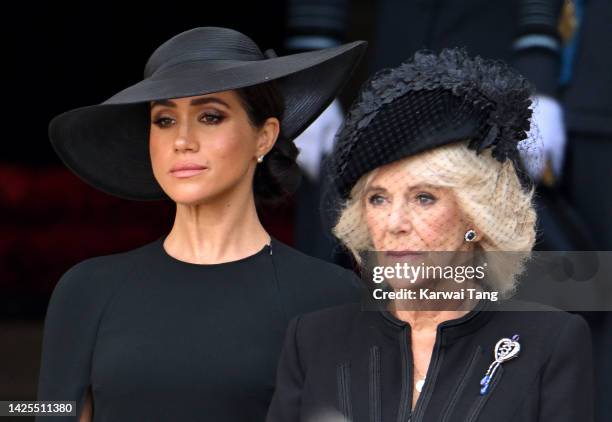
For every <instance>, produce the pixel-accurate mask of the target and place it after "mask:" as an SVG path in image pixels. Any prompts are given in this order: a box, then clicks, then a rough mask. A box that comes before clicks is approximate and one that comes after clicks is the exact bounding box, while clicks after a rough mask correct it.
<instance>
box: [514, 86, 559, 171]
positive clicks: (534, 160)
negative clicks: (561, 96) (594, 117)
mask: <svg viewBox="0 0 612 422" xmlns="http://www.w3.org/2000/svg"><path fill="white" fill-rule="evenodd" d="M532 100H533V103H532V105H531V108H532V110H533V115H532V116H531V129H530V130H529V133H528V137H527V139H525V140H524V141H522V142H521V144H520V145H519V150H520V152H521V157H522V159H523V163H524V165H525V169H526V170H527V172H528V173H529V175H530V176H531V178H532V179H533V180H534V181H536V182H539V181H541V180H542V176H543V175H544V171H545V169H546V165H547V163H550V164H551V167H552V171H553V174H554V176H555V178H557V179H558V178H559V177H560V176H561V170H562V168H563V159H564V153H565V143H566V134H565V124H564V121H563V110H562V109H561V105H560V104H559V103H558V102H557V101H556V100H555V99H553V98H551V97H548V96H545V95H536V96H535V97H533V98H532Z"/></svg>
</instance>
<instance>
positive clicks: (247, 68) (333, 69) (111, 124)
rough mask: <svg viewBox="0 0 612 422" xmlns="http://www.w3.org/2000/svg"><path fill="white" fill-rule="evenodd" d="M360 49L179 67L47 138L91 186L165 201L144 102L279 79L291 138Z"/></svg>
mask: <svg viewBox="0 0 612 422" xmlns="http://www.w3.org/2000/svg"><path fill="white" fill-rule="evenodd" d="M365 47H366V43H365V42H362V41H357V42H353V43H350V44H345V45H342V46H339V47H335V48H330V49H324V50H317V51H312V52H307V53H301V54H294V55H290V56H283V57H276V58H270V59H267V60H255V61H229V60H207V61H191V62H186V63H181V64H177V65H174V66H171V67H169V68H167V69H164V70H163V71H160V72H156V73H155V74H153V75H152V76H150V77H149V78H146V79H144V80H142V81H140V82H138V83H136V84H134V85H132V86H130V87H128V88H126V89H124V90H123V91H120V92H119V93H117V94H115V95H114V96H113V97H111V98H109V99H108V100H106V101H104V102H103V103H102V104H98V105H92V106H86V107H80V108H76V109H73V110H70V111H67V112H65V113H62V114H60V115H58V116H56V117H55V118H54V119H53V120H52V121H51V123H50V124H49V137H50V140H51V143H52V145H53V148H54V149H55V151H56V153H57V154H58V155H59V157H60V158H61V160H62V161H63V162H64V164H65V165H66V166H67V167H68V168H69V169H70V170H72V171H73V172H74V173H75V174H77V175H78V176H79V177H80V178H81V179H82V180H84V181H85V182H87V183H88V184H90V185H92V186H94V187H95V188H97V189H100V190H102V191H104V192H106V193H109V194H111V195H114V196H118V197H121V198H124V199H131V200H157V199H167V198H168V197H167V195H166V194H165V193H164V192H163V190H162V189H161V187H160V186H159V184H158V183H157V181H156V180H155V178H154V176H153V171H152V168H151V160H150V155H149V128H150V115H149V101H152V100H160V99H170V98H181V97H191V96H196V95H205V94H210V93H214V92H220V91H226V90H231V89H238V88H243V87H246V86H252V85H257V84H260V83H264V82H267V81H271V80H276V82H277V84H278V87H279V89H280V91H281V93H282V95H283V97H284V99H285V115H284V118H283V122H282V127H281V131H282V133H283V135H284V136H285V137H286V138H288V139H294V138H295V137H297V136H298V135H299V134H300V133H301V132H302V131H303V130H304V129H306V127H308V125H310V123H312V122H313V121H314V120H315V119H316V118H317V117H318V116H319V115H320V114H321V112H323V110H324V109H325V108H326V107H327V106H328V105H329V104H330V103H331V102H332V101H333V99H334V98H335V97H336V96H337V94H338V93H339V91H340V89H341V88H342V87H343V86H344V84H345V82H346V80H347V79H348V77H349V76H350V74H351V73H352V71H353V70H354V68H355V66H356V65H357V63H358V62H359V60H360V59H361V57H362V56H363V54H364V52H365ZM203 75H206V76H205V77H204V76H203Z"/></svg>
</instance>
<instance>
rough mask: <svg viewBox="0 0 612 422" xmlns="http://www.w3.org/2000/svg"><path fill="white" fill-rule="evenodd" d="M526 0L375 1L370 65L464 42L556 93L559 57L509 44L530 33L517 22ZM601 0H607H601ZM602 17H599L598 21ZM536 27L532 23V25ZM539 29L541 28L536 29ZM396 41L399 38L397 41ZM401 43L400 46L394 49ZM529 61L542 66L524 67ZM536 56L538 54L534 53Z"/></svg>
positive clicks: (554, 1)
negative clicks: (517, 47)
mask: <svg viewBox="0 0 612 422" xmlns="http://www.w3.org/2000/svg"><path fill="white" fill-rule="evenodd" d="M523 1H524V0H498V1H496V2H495V3H492V2H490V1H487V0H463V1H461V2H457V1H451V0H433V1H432V0H415V1H403V0H382V1H380V2H377V6H378V7H377V10H376V14H377V20H376V25H377V26H376V28H375V40H374V41H373V45H372V47H371V51H373V61H372V68H373V70H378V69H381V68H383V67H388V66H396V65H397V64H398V63H399V62H400V61H401V60H403V59H404V58H406V57H408V56H410V55H411V54H413V53H414V52H415V51H417V50H419V49H422V48H428V49H432V50H434V51H439V50H441V49H442V48H448V47H465V48H467V50H468V52H469V53H470V54H471V55H479V56H482V57H486V58H491V59H493V58H495V59H500V60H503V61H505V62H506V63H510V64H513V65H514V66H516V67H517V68H519V70H520V72H521V74H523V75H524V76H525V77H526V78H527V79H529V80H530V81H531V82H532V83H534V84H535V87H536V91H537V92H540V93H545V94H548V95H553V96H555V95H557V94H558V81H557V79H558V76H559V68H558V67H556V68H553V65H554V64H558V62H559V59H558V55H557V57H553V58H551V53H550V52H549V51H547V50H545V49H542V48H535V49H525V50H522V51H519V52H516V51H514V49H513V43H514V41H515V39H516V38H517V37H519V36H521V35H526V34H530V33H531V32H526V31H525V29H526V28H525V26H523V25H521V24H520V14H521V4H522V3H523ZM602 2H605V0H602ZM546 3H547V4H548V5H549V10H554V11H555V12H558V10H559V4H560V0H549V1H547V2H546ZM602 21H603V20H602ZM534 29H536V28H533V27H532V28H530V30H534ZM537 29H539V28H537ZM397 40H401V44H398V41H397ZM398 45H401V48H398ZM523 55H527V56H529V59H528V60H529V61H531V62H532V63H539V64H542V65H543V66H541V67H538V66H535V67H534V66H528V65H527V66H523V64H525V62H526V61H527V60H523V59H522V56H523ZM535 56H539V57H535Z"/></svg>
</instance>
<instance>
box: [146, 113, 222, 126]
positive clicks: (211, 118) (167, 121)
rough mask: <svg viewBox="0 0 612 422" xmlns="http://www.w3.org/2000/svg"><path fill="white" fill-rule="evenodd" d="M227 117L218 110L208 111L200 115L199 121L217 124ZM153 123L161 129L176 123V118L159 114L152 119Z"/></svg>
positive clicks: (206, 123)
mask: <svg viewBox="0 0 612 422" xmlns="http://www.w3.org/2000/svg"><path fill="white" fill-rule="evenodd" d="M224 119H225V116H224V115H223V114H221V113H219V112H216V111H207V112H204V113H202V114H201V115H200V116H199V117H198V121H199V122H201V123H204V124H205V125H217V124H219V123H221V122H222V121H223V120H224ZM152 123H153V124H154V125H156V126H158V127H159V128H161V129H165V128H168V127H170V126H172V125H173V124H175V123H176V120H175V119H173V118H172V117H168V116H159V117H155V118H153V119H152Z"/></svg>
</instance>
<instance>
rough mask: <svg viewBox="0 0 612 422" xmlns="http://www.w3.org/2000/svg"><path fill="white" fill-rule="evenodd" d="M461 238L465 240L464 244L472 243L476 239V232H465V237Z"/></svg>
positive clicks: (470, 230)
mask: <svg viewBox="0 0 612 422" xmlns="http://www.w3.org/2000/svg"><path fill="white" fill-rule="evenodd" d="M463 238H464V239H465V241H466V242H473V241H474V239H476V231H475V230H472V229H469V230H468V231H466V232H465V235H464V236H463Z"/></svg>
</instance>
